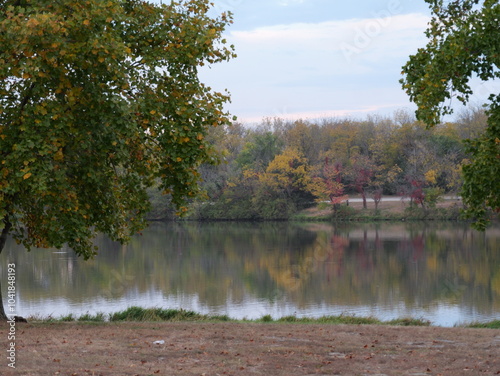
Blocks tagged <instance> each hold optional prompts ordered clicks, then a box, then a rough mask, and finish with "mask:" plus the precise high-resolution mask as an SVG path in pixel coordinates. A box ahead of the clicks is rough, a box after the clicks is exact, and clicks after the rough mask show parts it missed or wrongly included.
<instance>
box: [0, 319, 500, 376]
mask: <svg viewBox="0 0 500 376" xmlns="http://www.w3.org/2000/svg"><path fill="white" fill-rule="evenodd" d="M15 329H16V333H15V335H16V342H15V349H16V359H15V365H16V369H15V370H12V369H10V368H9V367H8V363H9V360H8V359H7V357H6V356H5V354H7V353H8V351H7V350H8V340H7V336H8V331H9V327H8V326H7V325H6V324H2V325H1V326H0V338H1V339H2V340H1V341H0V343H1V344H2V347H3V350H4V351H2V353H3V354H4V356H2V357H1V359H2V360H1V361H0V362H1V363H0V374H1V375H141V376H142V375H169V376H170V375H213V376H216V375H241V376H245V375H266V376H270V375H283V376H285V375H286V376H291V375H379V376H380V375H414V376H416V375H450V376H452V375H453V376H457V375H496V374H500V330H492V329H464V328H438V327H393V326H372V325H359V326H358V325H318V324H260V323H248V324H242V323H206V322H204V323H202V322H181V323H135V322H128V323H99V324H83V323H74V322H73V323H55V324H46V323H44V324H42V323H34V324H31V323H29V324H23V323H17V325H16V328H15ZM155 341H164V343H163V342H158V343H157V344H155Z"/></svg>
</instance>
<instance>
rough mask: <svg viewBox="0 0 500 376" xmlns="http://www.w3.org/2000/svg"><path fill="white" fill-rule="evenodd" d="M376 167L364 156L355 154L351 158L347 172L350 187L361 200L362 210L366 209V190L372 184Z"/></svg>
mask: <svg viewBox="0 0 500 376" xmlns="http://www.w3.org/2000/svg"><path fill="white" fill-rule="evenodd" d="M375 170H376V166H375V164H374V163H373V161H372V160H371V159H370V158H369V157H368V156H366V155H363V154H357V155H355V156H354V157H352V158H351V165H350V166H349V169H348V171H347V175H348V177H349V180H350V186H351V187H352V188H353V189H355V190H356V191H357V192H358V193H359V194H361V198H362V199H363V209H366V208H367V204H366V194H367V189H368V188H370V186H371V185H372V184H373V179H374V175H375Z"/></svg>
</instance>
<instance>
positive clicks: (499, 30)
mask: <svg viewBox="0 0 500 376" xmlns="http://www.w3.org/2000/svg"><path fill="white" fill-rule="evenodd" d="M425 1H426V2H427V3H429V6H430V8H431V10H432V14H433V17H432V20H431V22H430V25H429V28H428V30H427V31H426V35H427V37H428V38H429V42H428V44H427V46H426V47H425V48H420V49H419V50H418V51H417V53H416V54H415V55H412V56H410V59H409V61H408V62H407V63H406V65H405V66H404V67H403V75H404V79H402V80H401V83H402V85H403V88H404V89H405V90H406V92H407V94H408V95H409V97H410V100H412V101H413V102H415V104H416V105H417V107H418V109H417V112H416V115H417V118H418V119H419V120H422V121H424V122H425V123H426V124H427V125H428V126H434V125H436V124H438V123H439V122H440V119H441V117H442V116H443V115H446V114H450V113H452V111H453V110H452V108H451V104H450V100H451V99H452V98H453V97H456V98H457V99H458V100H459V101H461V102H462V103H464V104H465V103H467V102H468V101H469V98H470V96H471V95H472V94H473V92H472V89H471V86H470V80H471V79H472V78H476V77H477V78H479V79H481V80H482V81H490V80H494V79H496V78H500V70H499V67H500V4H498V1H492V0H484V1H480V0H460V1H458V0H454V1H443V0H425ZM487 113H488V116H489V118H488V127H487V129H486V131H485V132H484V134H483V135H481V136H480V137H479V138H477V139H474V140H469V141H467V144H466V146H467V151H468V153H469V155H470V163H468V164H466V165H464V167H463V176H464V186H463V189H462V197H463V200H464V203H465V204H466V206H467V209H466V211H465V214H466V215H467V216H468V217H471V218H475V219H476V223H475V225H476V227H477V228H478V229H484V228H485V227H486V225H487V224H488V219H487V211H488V209H494V210H499V209H500V94H492V95H490V97H489V104H488V111H487Z"/></svg>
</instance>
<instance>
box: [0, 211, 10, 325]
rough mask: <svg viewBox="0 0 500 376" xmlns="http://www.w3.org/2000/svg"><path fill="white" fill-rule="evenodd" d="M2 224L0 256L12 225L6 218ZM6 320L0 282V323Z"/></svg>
mask: <svg viewBox="0 0 500 376" xmlns="http://www.w3.org/2000/svg"><path fill="white" fill-rule="evenodd" d="M3 224H4V227H3V230H2V234H1V235H0V254H1V253H2V251H3V248H4V246H5V243H6V242H7V237H8V235H9V232H10V229H11V227H12V224H11V223H10V221H9V217H8V216H6V217H5V218H4V219H3ZM8 319H9V318H8V317H7V315H6V314H5V310H4V308H3V299H2V283H1V281H0V321H7V320H8Z"/></svg>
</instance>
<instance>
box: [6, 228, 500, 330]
mask: <svg viewBox="0 0 500 376" xmlns="http://www.w3.org/2000/svg"><path fill="white" fill-rule="evenodd" d="M96 244H97V245H98V246H99V248H100V252H99V255H98V256H97V257H96V258H95V259H94V260H90V261H84V260H83V259H79V258H77V257H76V256H75V255H74V253H73V252H72V251H71V250H69V249H63V250H54V249H49V250H33V251H31V252H26V251H25V250H24V248H22V247H21V246H19V245H17V244H16V243H15V242H14V241H12V240H9V242H8V244H7V245H6V248H5V249H4V251H3V253H2V255H1V257H0V262H1V263H0V265H1V269H2V274H1V283H2V295H3V299H4V302H5V303H6V301H7V299H6V297H7V270H6V266H7V264H8V263H15V264H16V287H17V305H16V309H17V314H18V315H23V316H30V315H39V316H48V315H52V316H54V317H59V316H62V315H66V314H68V313H73V314H74V315H76V316H79V315H81V314H84V313H87V312H88V313H91V314H95V313H98V312H104V313H111V312H116V311H118V310H123V309H126V308H127V307H129V306H133V305H137V306H142V307H145V308H150V307H161V308H183V309H186V310H194V311H197V312H200V313H211V314H227V315H229V316H230V317H233V318H259V317H262V316H263V315H266V314H270V315H271V316H273V317H274V318H278V317H282V316H286V315H291V314H295V315H297V316H299V317H300V316H311V317H318V316H323V315H338V314H355V315H356V316H374V317H377V318H380V319H383V320H389V319H392V318H402V317H413V318H424V319H427V320H430V321H431V322H432V324H434V325H440V326H453V325H455V324H460V323H469V322H473V321H474V322H475V321H490V320H493V319H500V226H499V225H498V224H495V225H494V226H492V227H491V228H489V229H488V230H487V231H486V232H485V233H480V232H477V231H474V230H471V229H470V228H469V226H468V225H467V224H462V223H450V222H447V223H442V222H429V223H423V222H418V223H417V222H415V223H405V222H401V223H395V224H388V223H378V224H340V225H338V224H330V223H286V222H268V223H226V222H222V223H192V222H180V223H153V224H151V226H150V227H149V228H148V229H146V230H144V231H143V233H142V235H141V236H136V237H134V238H133V239H132V241H131V243H130V244H128V245H126V246H121V245H120V244H117V243H114V242H111V241H110V240H108V239H107V238H106V237H103V236H102V237H99V238H98V239H96Z"/></svg>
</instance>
